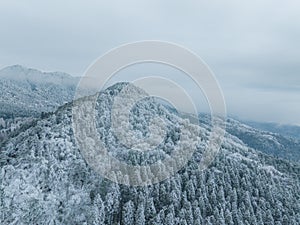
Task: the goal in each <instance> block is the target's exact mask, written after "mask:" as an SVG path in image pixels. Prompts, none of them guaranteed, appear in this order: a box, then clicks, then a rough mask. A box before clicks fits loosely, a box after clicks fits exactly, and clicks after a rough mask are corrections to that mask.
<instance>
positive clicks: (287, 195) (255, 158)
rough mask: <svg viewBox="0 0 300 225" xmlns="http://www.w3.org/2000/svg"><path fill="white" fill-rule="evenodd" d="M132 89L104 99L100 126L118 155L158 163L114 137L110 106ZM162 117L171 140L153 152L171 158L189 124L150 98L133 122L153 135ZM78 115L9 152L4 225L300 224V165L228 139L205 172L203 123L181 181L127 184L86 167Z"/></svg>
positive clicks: (65, 111)
mask: <svg viewBox="0 0 300 225" xmlns="http://www.w3.org/2000/svg"><path fill="white" fill-rule="evenodd" d="M124 86H125V84H117V85H114V86H112V87H110V88H108V89H107V90H105V91H103V92H102V93H101V94H100V95H99V98H98V100H97V108H96V109H97V116H96V121H97V123H96V126H97V129H98V132H99V133H100V134H103V136H102V138H103V140H104V142H105V144H106V145H107V147H108V148H109V150H110V154H112V155H113V156H114V157H118V158H119V159H121V160H124V161H126V162H128V163H133V164H135V163H137V164H143V163H149V160H150V161H151V160H152V159H153V158H151V159H149V155H147V154H141V153H132V154H127V153H128V151H127V150H126V148H125V147H124V146H121V145H120V143H118V140H116V139H115V138H114V136H113V134H112V130H111V121H110V110H111V105H112V104H111V103H112V102H113V101H114V99H115V96H117V95H118V93H119V92H120V91H121V90H122V88H124ZM78 101H86V99H80V100H78ZM155 114H157V115H160V117H161V118H162V119H163V120H164V121H166V123H167V124H169V125H170V126H169V131H168V138H167V139H166V140H165V141H164V143H163V144H162V145H160V146H159V147H158V149H156V150H154V153H153V154H154V155H155V156H157V157H158V158H159V157H166V156H167V155H168V154H170V153H171V152H172V149H173V148H172V146H174V145H176V144H177V141H178V135H180V131H178V127H177V126H176V124H178V123H180V122H181V121H182V119H181V118H179V117H177V116H176V115H174V114H172V113H170V111H169V110H167V109H165V108H164V107H163V106H161V105H160V104H158V103H157V102H156V101H155V99H151V98H150V99H145V100H142V101H140V102H139V103H138V104H137V105H136V107H135V108H134V109H133V110H132V115H131V119H130V121H131V123H132V124H133V128H134V129H136V130H137V132H139V131H141V132H143V131H145V134H143V135H147V132H148V131H147V128H145V126H147V121H148V120H149V117H152V116H154V115H155ZM71 117H72V114H71V104H66V105H64V106H63V107H60V108H59V109H58V110H57V111H56V112H55V113H53V114H49V115H48V117H47V118H44V119H42V120H39V121H38V122H37V123H36V124H35V125H33V126H32V127H30V128H29V129H27V130H25V131H22V132H20V133H19V134H18V135H17V136H15V137H13V138H11V139H10V140H8V141H6V143H4V144H3V145H2V146H1V151H0V166H1V173H0V182H1V183H0V208H1V210H0V213H1V215H0V222H1V224H128V225H129V224H137V225H140V224H161V225H162V224H170V225H171V224H172V225H173V224H299V223H300V214H299V212H300V201H299V200H300V182H299V174H300V173H299V172H300V168H299V165H297V164H293V163H289V162H286V161H282V160H278V159H275V158H272V157H270V156H268V155H265V154H262V153H260V152H257V151H255V150H253V149H251V148H249V147H247V146H245V144H244V143H243V142H242V141H241V140H239V139H238V138H237V137H235V136H233V135H231V134H229V133H227V134H226V137H225V140H224V143H223V145H222V149H221V151H220V153H219V154H218V156H217V157H216V160H215V161H214V162H213V163H212V164H211V165H210V167H209V168H208V169H207V170H205V171H203V172H201V171H199V170H198V169H197V168H198V166H197V165H198V163H199V159H201V157H202V156H203V150H204V148H205V146H206V144H207V143H206V140H207V135H208V134H209V132H210V131H209V127H207V126H203V127H202V128H199V129H201V131H202V133H201V137H202V143H201V144H200V145H199V146H198V148H197V151H196V152H195V153H194V155H193V157H192V159H191V160H190V161H189V163H188V165H186V166H185V167H184V168H183V169H181V170H180V171H179V172H178V173H176V174H175V175H174V176H172V177H170V178H169V179H167V180H165V181H163V182H161V183H158V184H155V185H150V186H147V187H130V186H124V185H118V184H116V183H113V182H111V181H109V180H107V179H104V178H103V177H101V176H100V175H98V174H97V173H95V172H94V171H93V170H92V169H91V168H90V167H89V165H87V163H86V162H85V160H84V158H83V157H82V155H81V153H80V151H79V149H78V147H77V145H76V143H75V138H74V134H73V129H72V123H71V122H72V121H71ZM124 153H125V154H124ZM129 156H130V157H129ZM162 170H163V168H162ZM137 176H138V174H137Z"/></svg>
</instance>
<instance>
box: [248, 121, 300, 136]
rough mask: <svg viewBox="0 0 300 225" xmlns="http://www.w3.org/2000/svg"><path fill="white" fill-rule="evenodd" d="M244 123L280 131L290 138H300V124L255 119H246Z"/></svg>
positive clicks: (266, 129) (267, 129)
mask: <svg viewBox="0 0 300 225" xmlns="http://www.w3.org/2000/svg"><path fill="white" fill-rule="evenodd" d="M244 123H245V124H248V125H249V126H251V127H254V128H256V129H259V130H264V131H269V132H272V133H278V134H281V135H283V136H285V137H288V138H296V139H299V140H300V126H295V125H286V124H277V123H262V122H255V121H245V122H244Z"/></svg>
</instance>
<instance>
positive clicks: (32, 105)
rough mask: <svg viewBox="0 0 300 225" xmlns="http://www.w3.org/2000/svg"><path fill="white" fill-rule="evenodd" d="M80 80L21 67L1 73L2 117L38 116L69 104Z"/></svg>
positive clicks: (0, 113) (0, 71)
mask: <svg viewBox="0 0 300 225" xmlns="http://www.w3.org/2000/svg"><path fill="white" fill-rule="evenodd" d="M78 81H79V78H78V77H72V76H70V75H69V74H66V73H61V72H51V73H50V72H49V73H48V72H41V71H39V70H36V69H29V68H26V67H23V66H20V65H15V66H9V67H5V68H4V69H2V70H0V96H1V97H0V105H1V107H0V118H1V117H3V118H5V119H6V118H12V117H18V116H22V117H25V116H26V117H28V116H38V115H40V114H41V113H42V112H49V111H54V110H56V108H57V107H58V106H60V105H62V104H64V103H67V102H70V101H71V100H72V99H73V97H74V93H75V90H76V85H77V83H78Z"/></svg>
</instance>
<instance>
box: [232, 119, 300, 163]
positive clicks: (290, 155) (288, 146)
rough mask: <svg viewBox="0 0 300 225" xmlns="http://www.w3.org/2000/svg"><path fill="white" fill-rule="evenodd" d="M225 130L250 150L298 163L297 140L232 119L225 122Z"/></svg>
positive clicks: (298, 148) (299, 146)
mask: <svg viewBox="0 0 300 225" xmlns="http://www.w3.org/2000/svg"><path fill="white" fill-rule="evenodd" d="M226 130H227V131H228V132H229V133H230V134H232V135H234V136H236V137H238V138H239V139H240V140H242V141H243V142H244V143H245V144H246V145H247V146H249V147H251V148H254V149H257V150H259V151H262V152H264V153H267V154H270V155H273V156H276V157H280V158H283V159H287V160H292V161H296V162H300V140H299V139H295V138H292V137H288V136H285V135H282V134H279V133H272V132H269V131H263V130H259V129H255V128H253V127H250V126H248V125H246V124H244V123H241V122H239V121H237V120H234V119H228V120H227V123H226Z"/></svg>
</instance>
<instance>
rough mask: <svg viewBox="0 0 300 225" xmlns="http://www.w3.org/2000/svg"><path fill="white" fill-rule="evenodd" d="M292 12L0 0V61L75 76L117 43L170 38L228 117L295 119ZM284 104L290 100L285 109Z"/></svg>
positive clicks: (298, 35) (292, 7) (278, 4)
mask: <svg viewBox="0 0 300 225" xmlns="http://www.w3.org/2000/svg"><path fill="white" fill-rule="evenodd" d="M299 8H300V2H299V1H293V0H287V1H284V2H283V1H279V0H263V1H259V0H254V1H239V0H228V1H219V0H212V1H199V0H194V1H188V2H182V1H171V0H166V1H160V0H153V1H139V0H133V1H121V0H119V1H118V0H112V1H98V0H88V1H64V2H63V3H62V2H61V1H58V0H53V1H43V2H42V1H37V0H29V1H26V2H25V1H17V0H10V1H8V0H4V1H1V3H0V27H1V35H0V49H1V52H0V62H1V65H2V66H6V65H11V64H22V65H25V66H29V67H34V68H38V69H42V70H54V71H57V70H61V71H65V72H68V73H70V74H73V75H82V74H83V73H84V71H85V70H86V68H87V67H88V66H89V64H90V63H91V62H93V60H94V59H96V58H98V57H99V56H100V55H102V54H104V53H105V52H106V51H108V50H110V49H111V48H113V47H116V46H118V45H120V44H124V43H126V42H131V41H137V40H143V39H156V40H157V39H158V40H165V41H171V42H175V43H179V44H181V45H183V46H186V47H187V48H189V49H191V50H193V51H194V52H195V53H197V54H198V55H199V56H201V57H202V58H203V59H204V60H205V61H206V62H207V63H208V65H209V66H210V67H211V68H212V70H213V71H214V72H215V74H216V76H217V78H218V79H219V81H220V84H221V86H222V87H223V89H224V93H225V97H227V101H228V102H229V107H228V108H229V111H230V113H232V114H243V115H244V114H245V115H244V117H247V118H249V119H253V120H256V119H266V118H267V115H268V113H272V120H274V121H283V122H284V121H286V122H290V120H291V119H290V118H293V117H294V115H296V114H298V115H299V114H300V109H299V108H298V106H297V105H298V104H297V103H298V100H297V98H296V97H298V93H299V85H300V81H299V79H300V78H299V77H300V76H299V72H300V62H299V61H300V52H299V49H300V42H299V40H300V13H299ZM233 89H234V90H236V91H234V90H233ZM267 92H268V93H270V92H272V93H273V94H272V95H271V94H265V93H267ZM282 92H286V93H284V94H283V93H282ZM250 95H253V96H255V97H256V98H257V100H256V101H258V103H257V104H258V105H260V104H261V105H264V104H266V102H267V103H268V104H269V105H270V107H269V108H272V112H268V111H262V110H261V111H259V110H258V111H257V112H256V113H254V112H252V111H251V112H250V110H248V108H251V104H253V107H257V104H256V103H254V102H252V103H251V104H250V103H248V104H250V105H249V106H248V105H247V107H246V106H245V104H244V103H243V102H244V101H247V100H246V98H247V97H249V96H250ZM279 96H285V97H284V99H283V100H282V102H276V101H275V100H276V99H278V97H279ZM294 96H296V97H294ZM289 99H290V100H291V101H294V102H293V103H290V104H285V103H286V102H287V101H288V100H289ZM234 102H235V104H233V103H234ZM250 102H251V101H250ZM259 102H260V103H259ZM287 107H289V108H288V109H287V110H285V112H286V113H283V112H282V110H281V109H282V108H287ZM240 108H244V109H246V108H247V110H245V111H243V112H242V110H240ZM247 111H249V112H247ZM276 112H278V113H276ZM270 118H271V117H270ZM296 120H297V119H296V118H295V122H296ZM298 122H299V120H297V123H298ZM299 123H300V122H299Z"/></svg>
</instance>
